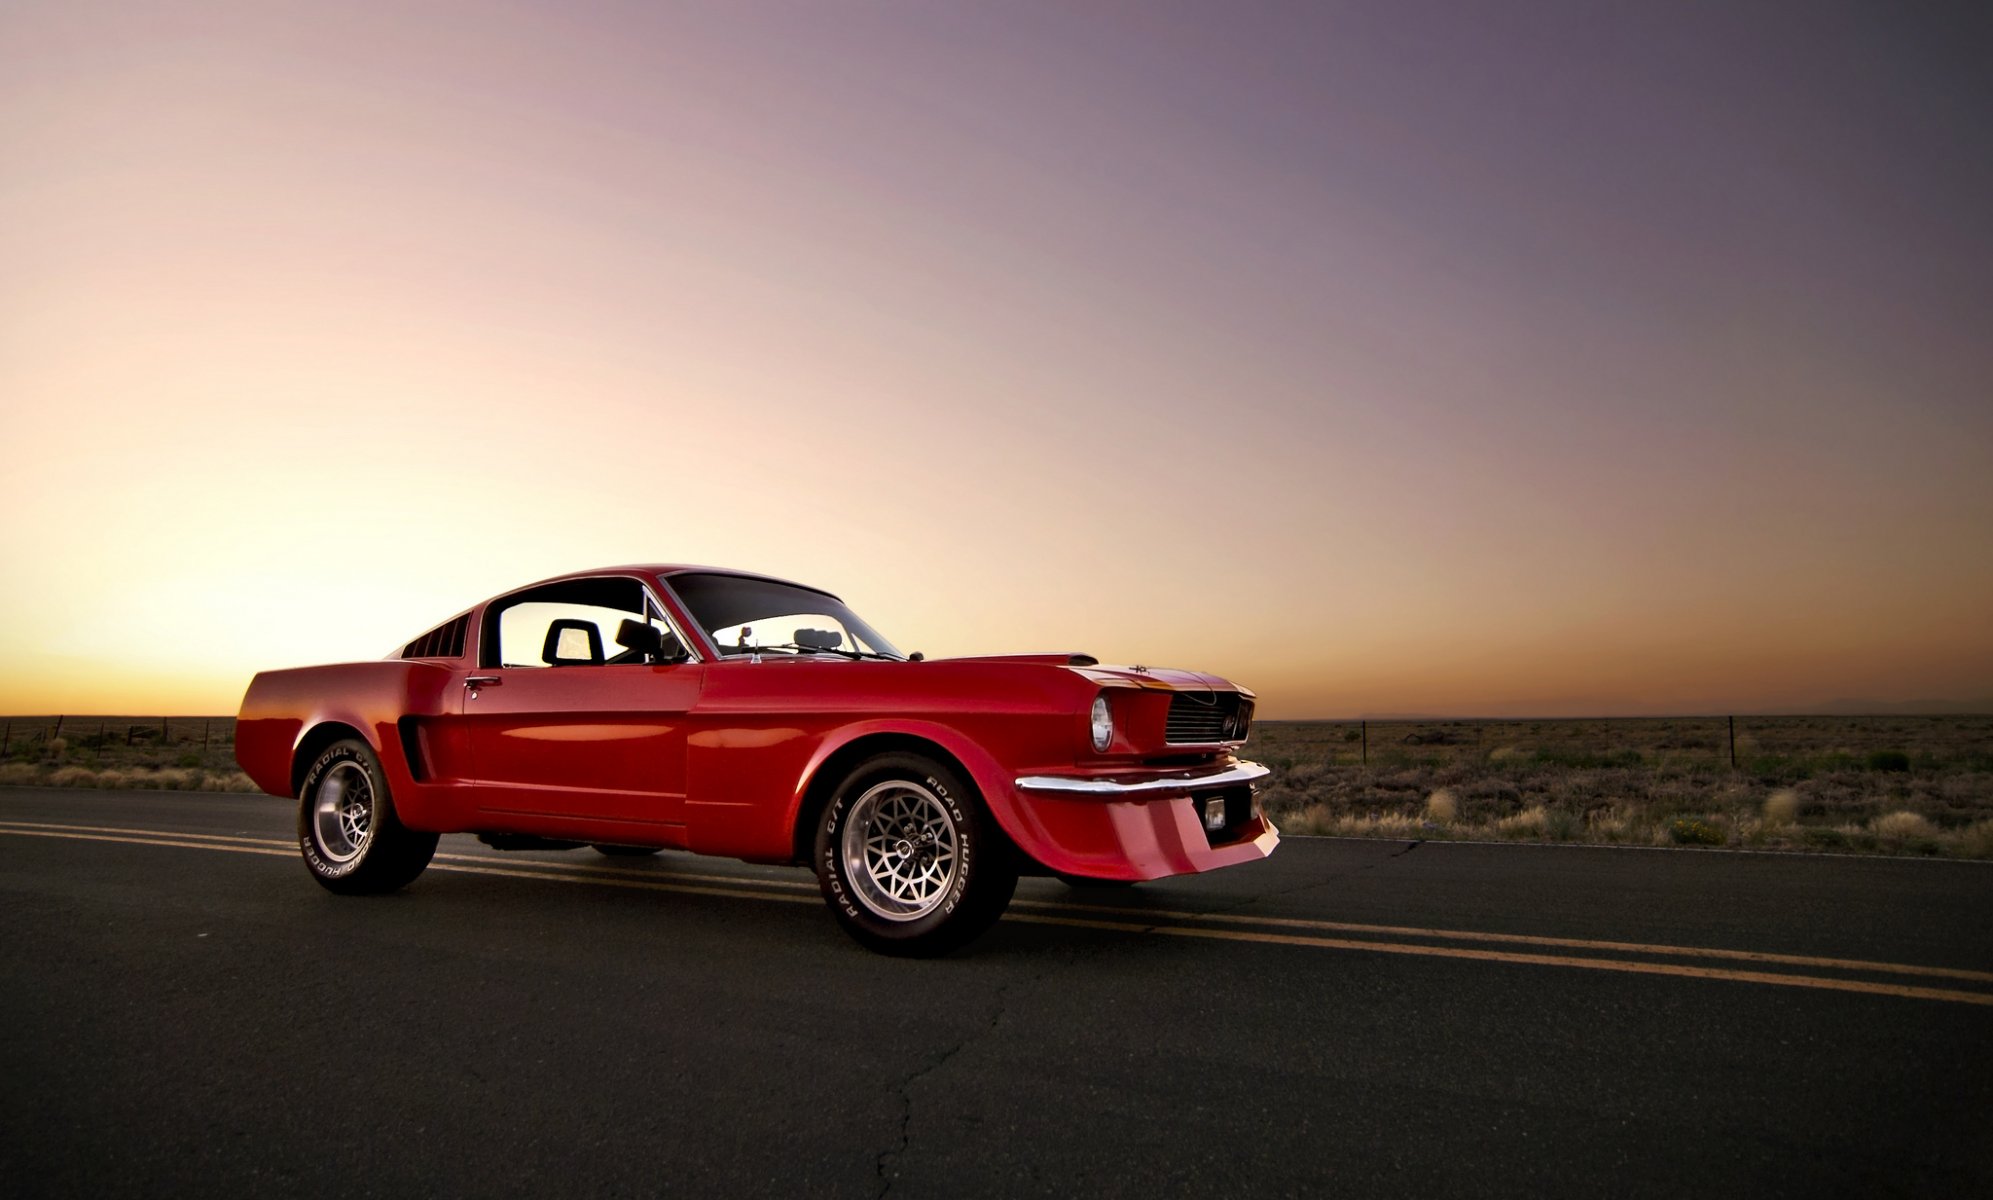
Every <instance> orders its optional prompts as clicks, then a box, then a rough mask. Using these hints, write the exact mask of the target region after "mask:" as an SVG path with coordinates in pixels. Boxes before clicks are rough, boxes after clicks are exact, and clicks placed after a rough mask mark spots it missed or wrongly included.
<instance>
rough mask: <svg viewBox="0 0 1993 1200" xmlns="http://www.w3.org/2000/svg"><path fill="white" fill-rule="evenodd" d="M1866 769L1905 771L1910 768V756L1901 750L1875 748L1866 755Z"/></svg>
mask: <svg viewBox="0 0 1993 1200" xmlns="http://www.w3.org/2000/svg"><path fill="white" fill-rule="evenodd" d="M1868 769H1869V770H1871V771H1907V770H1909V769H1910V756H1909V755H1907V754H1905V753H1903V752H1902V751H1901V750H1877V751H1876V752H1875V753H1874V754H1871V755H1869V756H1868Z"/></svg>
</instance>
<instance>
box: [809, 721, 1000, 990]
mask: <svg viewBox="0 0 1993 1200" xmlns="http://www.w3.org/2000/svg"><path fill="white" fill-rule="evenodd" d="M815 863H816V871H817V882H818V884H819V885H820V886H821V887H822V889H823V894H824V899H825V900H826V901H827V902H828V903H829V904H830V909H831V912H832V913H833V914H835V915H836V917H837V920H838V923H839V924H840V925H842V926H844V930H845V932H846V933H849V934H850V935H851V936H852V937H853V938H854V939H856V940H857V941H858V942H859V943H860V944H862V945H864V946H866V947H868V948H870V949H873V950H877V951H879V952H880V953H882V954H896V955H904V956H908V957H928V956H932V955H937V954H946V953H948V952H949V951H950V950H953V949H955V948H956V947H958V946H961V945H963V944H965V943H967V942H969V941H970V940H972V939H973V938H975V937H976V936H977V935H979V934H981V933H982V932H983V931H984V930H986V929H988V928H989V927H990V926H991V925H992V924H993V923H995V921H996V919H997V918H998V917H999V916H1001V915H1003V910H1004V907H1005V906H1006V905H1008V904H1009V903H1010V896H1011V893H1012V892H1013V891H1014V890H1016V888H1017V867H1016V863H1015V861H1014V860H1013V859H1012V857H1011V855H1010V847H1009V844H1008V843H1007V842H1006V841H1005V840H1004V837H1003V834H1002V832H1001V831H999V830H998V829H997V826H996V822H995V821H994V820H992V819H991V817H990V815H989V810H988V809H986V808H985V807H984V806H983V803H982V801H981V799H980V798H979V797H978V796H977V795H976V793H975V789H974V788H973V787H971V786H970V784H969V783H968V782H967V781H966V780H964V779H962V778H961V777H960V776H959V775H957V774H956V773H955V772H954V771H952V770H950V769H949V768H947V767H945V766H943V765H942V764H940V763H938V762H935V761H934V760H933V759H930V758H928V757H926V756H924V755H919V754H882V755H879V756H878V757H876V758H872V759H869V760H867V761H865V762H863V763H860V764H859V765H858V767H857V768H856V769H855V770H853V771H852V772H851V774H849V775H847V776H846V777H845V778H844V780H843V782H841V783H840V784H839V785H838V788H837V791H836V792H835V793H833V794H832V796H831V799H830V803H829V804H828V805H826V806H825V808H824V812H823V816H822V817H821V819H819V821H818V823H817V836H816V852H815Z"/></svg>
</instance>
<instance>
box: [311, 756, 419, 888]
mask: <svg viewBox="0 0 1993 1200" xmlns="http://www.w3.org/2000/svg"><path fill="white" fill-rule="evenodd" d="M298 849H299V850H300V851H302V852H303V854H304V861H305V866H306V867H307V868H308V869H309V870H310V871H311V874H312V878H314V879H316V880H318V881H319V883H321V884H323V885H325V886H326V887H327V888H330V889H331V890H332V891H335V892H342V893H346V894H360V893H366V892H392V891H394V890H395V889H397V888H401V887H406V886H407V885H408V884H409V883H410V882H412V881H413V880H414V879H415V877H416V876H417V875H420V874H422V870H423V868H424V867H427V866H428V865H429V859H430V857H431V856H432V855H434V854H435V853H436V835H435V834H433V833H418V832H416V831H415V830H413V829H410V828H408V827H407V826H405V825H403V824H402V823H401V821H400V819H399V818H398V817H396V816H395V811H394V798H393V797H392V796H391V795H390V794H389V793H388V785H387V780H386V778H384V777H383V776H382V774H381V764H380V760H379V759H377V758H375V757H374V752H373V750H372V749H371V748H370V747H368V745H367V744H366V743H365V742H361V741H354V740H351V739H349V740H346V741H341V742H335V743H333V744H332V745H331V746H328V747H327V748H326V749H325V751H324V752H323V753H321V754H320V755H319V756H318V758H317V759H315V760H314V761H313V762H312V764H311V769H310V770H309V771H307V772H306V773H305V780H304V787H303V788H301V789H300V792H299V797H298Z"/></svg>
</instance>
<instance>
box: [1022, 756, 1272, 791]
mask: <svg viewBox="0 0 1993 1200" xmlns="http://www.w3.org/2000/svg"><path fill="white" fill-rule="evenodd" d="M1269 773H1270V768H1267V767H1263V766H1261V765H1260V764H1258V763H1255V762H1236V763H1233V764H1232V765H1231V766H1229V767H1220V768H1218V769H1216V770H1206V771H1201V772H1198V771H1193V772H1190V773H1188V774H1182V775H1159V776H1155V777H1153V778H1148V779H1118V778H1115V777H1113V776H1101V775H1023V776H1020V777H1019V778H1018V780H1017V790H1019V791H1021V792H1044V793H1050V794H1053V795H1062V796H1074V795H1078V796H1098V797H1100V798H1102V799H1106V800H1121V799H1131V800H1132V799H1137V798H1140V797H1147V796H1182V795H1187V794H1189V793H1191V792H1201V791H1204V790H1206V789H1208V788H1223V787H1236V786H1238V785H1239V784H1242V783H1251V782H1253V781H1254V780H1255V779H1263V778H1265V777H1266V776H1267V775H1268V774H1269Z"/></svg>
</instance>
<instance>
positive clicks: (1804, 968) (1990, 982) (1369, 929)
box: [0, 821, 1993, 1007]
mask: <svg viewBox="0 0 1993 1200" xmlns="http://www.w3.org/2000/svg"><path fill="white" fill-rule="evenodd" d="M0 834H11V835H14V836H17V837H46V838H62V839H68V840H76V841H94V842H122V843H127V844H131V845H141V846H164V847H170V848H175V849H183V850H218V851H226V852H234V853H238V854H270V855H278V856H282V857H290V856H291V855H294V854H296V853H297V852H298V851H297V847H296V846H295V845H293V844H292V843H290V842H284V841H272V840H270V839H268V838H250V837H234V836H227V835H222V834H207V833H170V832H166V831H163V830H155V829H129V828H116V827H109V826H98V825H60V824H48V823H41V822H29V821H0ZM429 869H430V870H432V871H456V872H460V873H463V874H467V875H497V876H503V877H506V878H511V879H538V880H543V881H551V882H558V883H584V884H591V885H594V886H596V887H619V888H632V889H636V890H640V891H654V892H675V893H680V894H685V895H695V896H719V897H725V898H728V899H738V900H771V901H776V902H781V903H790V904H817V903H821V901H820V899H819V897H818V894H817V889H816V885H815V884H814V883H806V882H801V881H795V880H786V879H773V878H754V877H748V876H740V875H721V874H714V875H700V874H682V873H679V872H675V871H674V872H673V873H672V874H671V876H670V878H669V879H668V880H662V879H659V878H658V877H657V872H655V871H647V870H638V869H631V868H619V867H609V866H599V867H597V866H587V867H583V866H573V865H568V864H562V863H542V862H538V861H536V860H532V859H499V858H496V857H494V856H492V855H484V854H450V853H439V854H438V855H436V858H435V861H434V862H432V863H431V865H430V868H429ZM1004 919H1005V920H1007V921H1022V922H1029V923H1032V924H1039V925H1063V926H1068V927H1072V928H1079V929H1102V930H1112V931H1116V932H1121V933H1130V934H1138V935H1139V934H1153V935H1158V936H1163V937H1187V938H1206V939H1211V940H1217V941H1228V942H1247V943H1258V944H1262V945H1276V946H1298V947H1306V948H1310V949H1318V950H1351V951H1361V952H1368V953H1372V954H1401V955H1416V956H1421V957H1429V958H1452V959H1468V960H1472V961H1477V962H1496V963H1510V964H1517V965H1524V966H1542V967H1568V968H1574V969H1578V970H1588V971H1615V972H1622V973H1626V974H1634V975H1664V976H1673V977H1676V978H1683V979H1712V980H1724V981H1728V982H1733V983H1763V984H1770V985H1772V986H1775V987H1798V988H1810V989H1814V990H1820V991H1835V992H1855V993H1860V994H1864V995H1871V996H1895V997H1901V998H1907V999H1915V1000H1937V1001H1943V1002H1947V1003H1952V1004H1976V1005H1982V1006H1987V1007H1993V990H1989V991H1980V990H1966V989H1964V988H1960V987H1956V986H1954V987H1937V986H1932V985H1929V984H1922V983H1909V982H1895V981H1896V980H1911V979H1933V980H1944V981H1949V982H1954V983H1966V984H1978V985H1983V986H1986V987H1988V988H1993V972H1987V971H1972V970H1965V969H1962V968H1957V967H1930V966H1919V965H1916V964H1912V963H1886V962H1873V961H1869V960H1864V959H1848V958H1825V957H1819V956H1815V955H1802V954H1774V953H1770V952H1767V951H1758V950H1726V949H1719V948H1715V947H1705V946H1670V945H1656V944H1651V943H1646V942H1618V941H1601V940H1595V939H1588V938H1560V937H1542V936H1536V935H1531V934H1514V933H1492V932H1485V931H1480V930H1466V929H1428V928H1423V927H1419V926H1410V925H1366V924H1357V923H1353V922H1347V921H1320V920H1312V919H1307V918H1300V917H1259V916H1247V915H1243V914H1237V913H1200V912H1187V911H1177V910H1170V909H1152V908H1135V907H1115V906H1104V905H1077V904H1060V903H1056V902H1053V901H1044V900H1027V899H1017V900H1014V901H1012V903H1011V906H1010V910H1009V912H1008V914H1007V915H1006V916H1005V918H1004ZM1338 935H1345V936H1338ZM1391 939H1404V940H1391ZM1493 946H1508V947H1527V949H1493V948H1490V947H1493ZM1547 951H1558V952H1559V953H1549V952H1547ZM1683 960H1689V961H1683ZM1723 963H1741V964H1749V966H1722V965H1706V964H1723ZM1763 968H1791V969H1790V970H1771V969H1763ZM1823 972H1826V973H1823ZM1860 976H1881V977H1884V978H1881V979H1877V978H1860Z"/></svg>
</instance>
